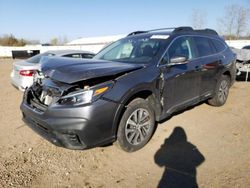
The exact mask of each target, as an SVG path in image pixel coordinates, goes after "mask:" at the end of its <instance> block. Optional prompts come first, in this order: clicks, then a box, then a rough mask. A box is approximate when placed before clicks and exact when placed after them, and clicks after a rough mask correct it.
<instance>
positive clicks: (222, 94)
mask: <svg viewBox="0 0 250 188" xmlns="http://www.w3.org/2000/svg"><path fill="white" fill-rule="evenodd" d="M229 88H230V78H229V76H227V75H222V76H221V78H220V80H219V81H218V83H217V86H216V88H215V95H214V97H213V98H212V99H209V100H208V103H209V104H210V105H212V106H222V105H224V104H225V103H226V101H227V97H228V93H229Z"/></svg>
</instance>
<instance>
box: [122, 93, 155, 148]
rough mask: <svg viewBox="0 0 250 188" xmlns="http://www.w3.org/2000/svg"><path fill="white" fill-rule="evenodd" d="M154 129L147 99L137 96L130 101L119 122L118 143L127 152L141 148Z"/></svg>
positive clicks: (153, 119) (152, 116) (153, 118)
mask: <svg viewBox="0 0 250 188" xmlns="http://www.w3.org/2000/svg"><path fill="white" fill-rule="evenodd" d="M154 129H155V117H154V112H153V110H152V109H151V108H150V105H149V104H148V101H147V100H144V99H141V98H137V99H134V100H133V101H131V102H130V103H129V104H128V106H127V108H126V110H125V112H124V114H123V116H122V118H121V121H120V124H119V128H118V132H117V143H118V145H119V146H120V147H121V148H122V149H123V150H124V151H127V152H133V151H136V150H139V149H141V148H142V147H143V146H145V145H146V144H147V142H148V141H149V140H150V138H151V136H152V135H153V132H154Z"/></svg>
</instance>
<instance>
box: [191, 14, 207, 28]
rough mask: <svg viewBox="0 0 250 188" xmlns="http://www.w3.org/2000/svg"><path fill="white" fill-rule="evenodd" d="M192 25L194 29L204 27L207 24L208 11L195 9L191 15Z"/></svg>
mask: <svg viewBox="0 0 250 188" xmlns="http://www.w3.org/2000/svg"><path fill="white" fill-rule="evenodd" d="M191 21H192V27H193V28H194V29H202V28H204V27H205V25H206V12H204V11H202V10H198V9H194V10H193V12H192V16H191Z"/></svg>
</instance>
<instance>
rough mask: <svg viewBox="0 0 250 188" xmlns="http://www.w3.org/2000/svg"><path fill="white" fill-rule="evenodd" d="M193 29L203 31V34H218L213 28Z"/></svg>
mask: <svg viewBox="0 0 250 188" xmlns="http://www.w3.org/2000/svg"><path fill="white" fill-rule="evenodd" d="M195 31H197V32H200V33H205V34H212V35H218V33H217V32H216V31H215V30H213V29H208V28H206V29H197V30H195Z"/></svg>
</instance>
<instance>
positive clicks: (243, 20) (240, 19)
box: [235, 7, 250, 38]
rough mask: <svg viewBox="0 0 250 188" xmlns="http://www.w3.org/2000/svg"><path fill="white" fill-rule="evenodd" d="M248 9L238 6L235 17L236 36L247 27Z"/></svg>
mask: <svg viewBox="0 0 250 188" xmlns="http://www.w3.org/2000/svg"><path fill="white" fill-rule="evenodd" d="M249 11H250V10H249V9H246V8H244V7H239V8H238V14H237V17H236V23H235V24H236V37H237V38H239V37H240V35H241V34H242V33H243V32H244V31H245V30H246V29H247V22H248V20H249V16H250V15H249Z"/></svg>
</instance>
